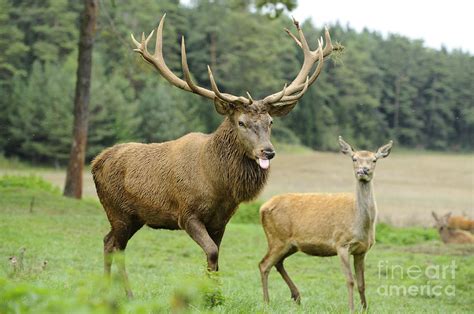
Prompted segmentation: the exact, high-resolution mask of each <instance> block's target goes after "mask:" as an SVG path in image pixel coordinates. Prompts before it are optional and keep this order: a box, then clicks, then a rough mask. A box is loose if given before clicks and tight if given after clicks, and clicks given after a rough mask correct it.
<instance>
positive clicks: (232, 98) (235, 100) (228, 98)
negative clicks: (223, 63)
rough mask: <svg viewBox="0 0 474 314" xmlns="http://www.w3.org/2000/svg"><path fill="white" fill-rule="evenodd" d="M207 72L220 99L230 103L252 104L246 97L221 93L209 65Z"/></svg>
mask: <svg viewBox="0 0 474 314" xmlns="http://www.w3.org/2000/svg"><path fill="white" fill-rule="evenodd" d="M207 72H208V74H209V80H210V81H211V88H212V90H213V91H214V93H215V94H216V96H217V97H218V98H220V99H222V100H224V101H225V102H228V103H242V104H246V105H248V104H250V100H249V99H247V98H245V97H236V96H233V95H229V94H223V93H221V92H220V91H219V88H218V87H217V84H216V81H215V80H214V75H213V74H212V70H211V67H210V66H209V65H208V66H207Z"/></svg>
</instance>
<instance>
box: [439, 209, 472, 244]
mask: <svg viewBox="0 0 474 314" xmlns="http://www.w3.org/2000/svg"><path fill="white" fill-rule="evenodd" d="M431 214H432V215H433V218H434V219H435V221H436V229H437V230H438V233H439V235H440V237H441V241H443V242H444V243H446V244H452V243H459V244H462V243H474V235H472V233H470V232H468V231H465V230H462V229H464V228H466V230H469V231H470V230H472V226H473V224H471V223H474V222H473V221H472V220H470V219H467V218H464V217H460V216H453V217H451V213H447V214H446V215H443V216H441V217H438V215H437V214H436V213H435V212H431Z"/></svg>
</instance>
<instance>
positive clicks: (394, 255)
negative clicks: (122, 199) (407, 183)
mask: <svg viewBox="0 0 474 314" xmlns="http://www.w3.org/2000/svg"><path fill="white" fill-rule="evenodd" d="M38 180H39V179H37V178H34V177H32V178H23V179H19V178H9V179H6V178H2V179H0V182H3V183H2V184H0V239H1V242H0V243H1V245H0V313H51V312H54V313H161V312H169V311H171V310H176V311H178V310H180V309H187V310H188V311H190V312H212V313H314V312H338V313H346V312H347V305H346V299H347V291H346V287H345V282H344V277H343V275H342V273H341V271H340V265H339V260H338V258H337V257H329V258H316V257H310V256H306V255H303V254H295V255H294V256H292V257H290V258H288V259H287V261H286V266H287V270H288V272H289V274H290V275H291V276H292V278H293V279H294V281H295V283H296V284H297V286H298V287H299V289H300V292H301V295H302V304H301V306H297V305H295V304H293V302H292V301H291V300H290V293H289V291H288V288H287V287H286V285H285V283H284V282H283V280H282V279H281V278H280V276H279V275H278V273H277V272H276V271H272V273H271V274H270V281H269V288H270V298H271V304H270V306H268V307H265V306H264V305H263V302H262V292H261V285H260V277H259V271H258V268H257V265H258V262H259V261H260V259H261V258H262V257H263V256H264V254H265V252H266V240H265V236H264V234H263V231H262V229H261V227H260V225H259V224H255V223H245V224H244V223H237V221H240V222H244V221H246V222H254V221H253V219H255V215H252V212H253V211H258V204H248V205H245V207H243V208H242V212H241V213H240V210H239V212H238V214H237V216H236V217H234V218H235V219H233V220H232V221H231V223H230V224H229V225H228V227H227V231H226V235H225V236H224V240H223V243H222V247H221V255H220V261H219V267H220V271H219V274H218V275H217V276H211V278H209V276H208V274H206V272H205V258H204V254H203V253H202V251H201V249H200V248H199V247H198V246H197V245H196V244H195V243H194V242H193V241H192V240H191V239H190V238H189V237H188V236H187V235H186V234H185V233H184V232H181V231H163V230H160V231H156V230H151V229H148V228H143V229H142V230H140V231H139V232H138V233H137V234H136V235H135V236H134V238H133V239H132V240H131V241H130V242H129V246H128V248H127V254H126V259H127V269H128V272H129V278H130V281H131V284H132V288H133V290H134V293H135V299H134V300H132V301H127V300H126V298H125V294H124V291H123V290H122V287H121V285H120V283H119V281H118V280H117V277H116V276H117V275H116V274H117V271H116V269H115V267H114V268H113V273H114V276H113V278H112V280H111V281H110V282H109V281H106V280H104V279H103V277H102V267H103V266H102V265H103V264H102V238H103V236H104V235H105V234H106V232H107V231H108V229H109V226H108V222H107V219H106V217H105V214H104V213H103V211H102V209H101V207H100V205H99V204H98V202H97V201H94V200H85V201H76V200H71V199H67V198H64V197H62V196H61V195H60V193H59V191H57V190H56V189H55V188H54V187H51V186H48V185H47V184H43V183H40V182H39V181H38ZM5 181H12V182H16V183H15V184H6V183H5ZM30 181H32V182H30ZM33 197H34V198H35V204H34V206H33V210H32V211H30V203H31V199H32V198H33ZM379 231H380V232H379V233H380V234H381V235H382V237H381V238H378V241H379V243H377V244H376V245H375V247H374V248H373V249H372V250H371V252H370V253H369V254H368V256H367V262H366V264H367V266H366V281H367V298H368V301H369V307H370V312H372V313H393V312H407V313H419V312H426V313H447V312H448V313H451V312H457V313H459V312H466V313H467V312H470V311H472V308H474V300H473V298H472V291H473V289H474V257H473V253H474V250H473V249H472V247H466V246H454V247H449V248H448V247H446V246H445V245H443V244H442V243H440V242H439V241H438V240H437V237H436V234H434V233H433V232H432V230H428V229H422V228H414V227H413V228H393V227H391V226H387V225H381V226H379ZM433 238H435V240H433ZM22 248H24V249H26V250H25V253H24V258H23V262H22V264H23V267H22V268H21V269H18V268H17V269H16V270H15V269H14V268H13V266H12V265H11V262H10V261H9V257H11V256H16V257H19V256H20V250H21V249H22ZM45 261H47V264H46V266H45ZM453 262H454V263H455V264H456V268H455V277H454V278H453V277H452V276H451V273H450V272H448V273H447V274H445V276H442V274H439V275H438V276H436V273H433V271H435V270H436V268H437V267H438V266H445V267H448V266H449V265H451V263H453ZM399 267H402V268H403V269H404V272H403V274H402V273H401V272H400V268H399ZM410 267H412V268H413V267H415V268H416V267H419V268H420V269H421V270H423V272H422V274H420V276H419V277H418V278H409V277H408V276H407V272H406V271H407V269H409V268H410ZM427 269H431V271H430V272H429V273H427V272H426V270H427ZM432 275H434V278H432V277H433V276H432ZM386 286H387V287H390V286H391V287H393V286H395V287H399V286H401V287H405V288H408V287H418V288H419V287H422V286H429V287H435V286H439V287H441V288H442V289H446V288H449V287H451V286H452V287H454V288H455V295H454V296H450V295H449V294H447V293H445V292H443V293H442V294H441V295H440V296H434V295H426V293H425V295H420V294H416V295H413V296H409V295H405V296H396V295H388V296H387V295H384V287H386ZM412 289H414V288H412ZM443 291H444V290H443ZM356 295H357V293H356ZM355 302H356V304H358V297H357V296H356V297H355Z"/></svg>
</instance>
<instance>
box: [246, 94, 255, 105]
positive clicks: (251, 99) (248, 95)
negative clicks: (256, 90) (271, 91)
mask: <svg viewBox="0 0 474 314" xmlns="http://www.w3.org/2000/svg"><path fill="white" fill-rule="evenodd" d="M246 93H247V97H248V98H249V100H250V103H251V104H252V103H253V102H254V100H253V98H252V96H251V95H250V93H249V92H248V91H247V92H246Z"/></svg>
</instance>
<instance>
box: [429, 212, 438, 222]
mask: <svg viewBox="0 0 474 314" xmlns="http://www.w3.org/2000/svg"><path fill="white" fill-rule="evenodd" d="M431 215H433V218H434V220H436V221H439V218H438V215H436V213H435V212H431Z"/></svg>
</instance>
